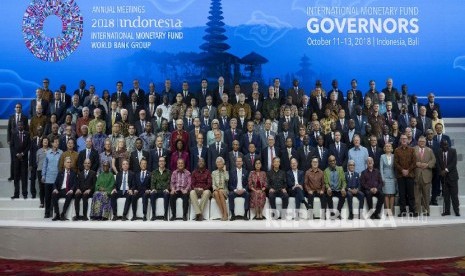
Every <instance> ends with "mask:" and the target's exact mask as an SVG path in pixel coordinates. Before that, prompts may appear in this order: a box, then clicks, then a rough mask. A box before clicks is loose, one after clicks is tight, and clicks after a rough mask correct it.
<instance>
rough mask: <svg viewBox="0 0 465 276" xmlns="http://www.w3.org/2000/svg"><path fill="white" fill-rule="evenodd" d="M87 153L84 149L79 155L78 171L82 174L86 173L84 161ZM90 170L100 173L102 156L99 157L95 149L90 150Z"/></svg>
mask: <svg viewBox="0 0 465 276" xmlns="http://www.w3.org/2000/svg"><path fill="white" fill-rule="evenodd" d="M86 153H87V149H83V150H81V151H80V152H79V155H78V161H77V162H78V169H79V171H80V172H82V171H84V160H86ZM89 159H90V169H91V170H92V171H94V172H96V171H98V168H99V165H100V156H99V155H98V151H96V150H95V149H94V148H92V149H91V150H90V155H89Z"/></svg>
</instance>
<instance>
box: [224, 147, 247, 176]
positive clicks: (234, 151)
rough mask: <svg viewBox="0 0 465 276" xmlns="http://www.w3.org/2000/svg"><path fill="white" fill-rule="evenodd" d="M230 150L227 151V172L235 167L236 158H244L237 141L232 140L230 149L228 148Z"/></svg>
mask: <svg viewBox="0 0 465 276" xmlns="http://www.w3.org/2000/svg"><path fill="white" fill-rule="evenodd" d="M230 149H231V150H230V151H229V153H228V159H229V161H228V164H229V167H227V168H226V169H227V170H228V171H230V170H232V169H233V168H234V166H235V165H236V159H237V158H238V157H241V158H243V157H244V154H243V153H242V152H240V151H239V150H240V144H239V141H237V140H234V141H233V142H232V147H231V148H230Z"/></svg>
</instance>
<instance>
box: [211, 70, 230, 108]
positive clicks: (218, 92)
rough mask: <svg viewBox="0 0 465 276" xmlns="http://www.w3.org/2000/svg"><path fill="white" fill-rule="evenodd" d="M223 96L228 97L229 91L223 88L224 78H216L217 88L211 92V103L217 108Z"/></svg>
mask: <svg viewBox="0 0 465 276" xmlns="http://www.w3.org/2000/svg"><path fill="white" fill-rule="evenodd" d="M223 94H227V95H229V89H228V88H226V87H225V86H224V78H223V77H222V76H220V77H219V78H218V86H217V87H216V88H215V89H214V90H213V102H214V104H215V105H216V106H219V105H220V104H221V103H222V102H223Z"/></svg>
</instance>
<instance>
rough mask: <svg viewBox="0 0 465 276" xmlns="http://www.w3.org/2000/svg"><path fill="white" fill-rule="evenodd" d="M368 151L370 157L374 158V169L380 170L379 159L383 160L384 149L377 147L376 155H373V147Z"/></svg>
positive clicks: (368, 148)
mask: <svg viewBox="0 0 465 276" xmlns="http://www.w3.org/2000/svg"><path fill="white" fill-rule="evenodd" d="M367 150H368V156H369V157H371V158H373V161H375V163H374V167H375V168H377V169H378V170H379V159H380V158H381V155H383V149H382V148H380V147H376V154H374V153H373V148H372V147H371V146H369V147H367Z"/></svg>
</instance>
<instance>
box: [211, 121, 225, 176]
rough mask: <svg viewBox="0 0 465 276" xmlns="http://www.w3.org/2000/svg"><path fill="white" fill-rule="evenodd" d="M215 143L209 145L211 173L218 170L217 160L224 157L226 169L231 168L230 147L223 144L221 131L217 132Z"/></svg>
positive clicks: (215, 132) (215, 133)
mask: <svg viewBox="0 0 465 276" xmlns="http://www.w3.org/2000/svg"><path fill="white" fill-rule="evenodd" d="M214 135H215V142H213V143H212V144H210V145H209V147H208V157H207V160H208V170H210V171H211V172H212V171H214V170H216V169H217V167H216V159H217V158H218V157H222V158H223V159H224V160H225V165H226V168H228V167H229V158H228V147H227V146H226V144H225V143H223V142H221V138H222V135H221V131H219V130H215V131H214Z"/></svg>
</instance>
